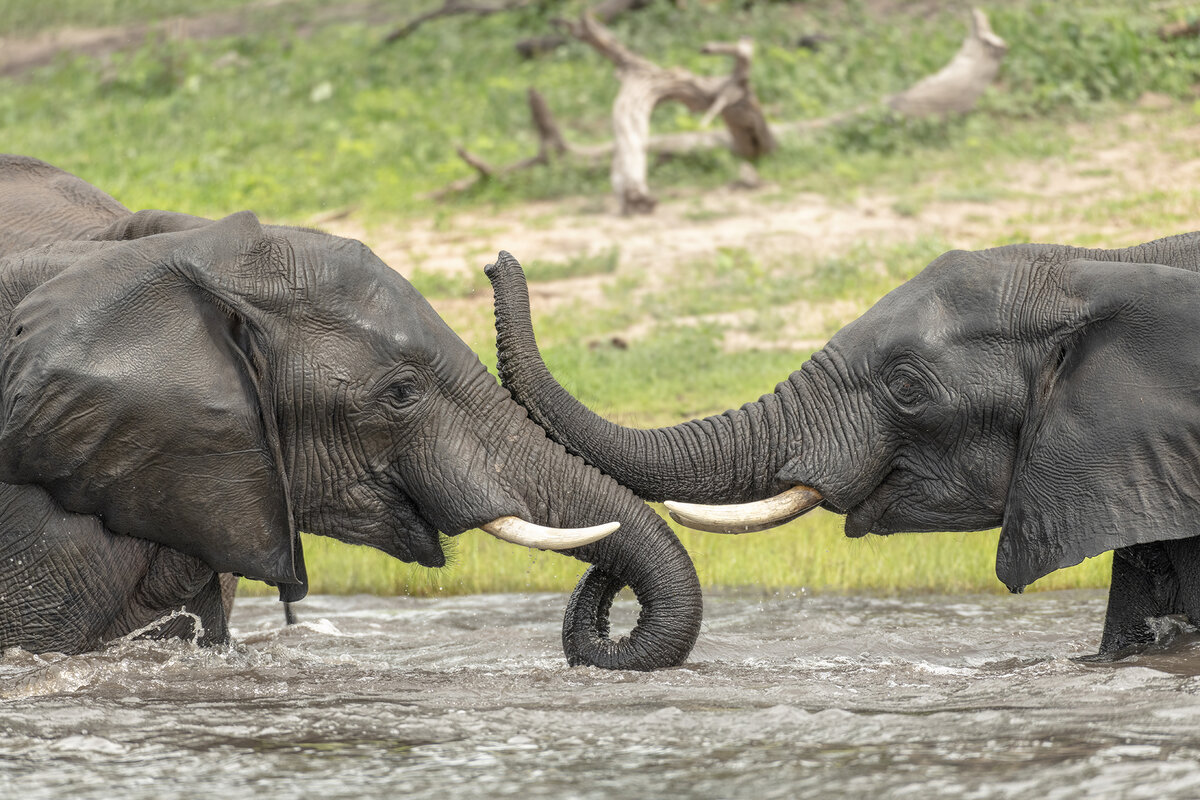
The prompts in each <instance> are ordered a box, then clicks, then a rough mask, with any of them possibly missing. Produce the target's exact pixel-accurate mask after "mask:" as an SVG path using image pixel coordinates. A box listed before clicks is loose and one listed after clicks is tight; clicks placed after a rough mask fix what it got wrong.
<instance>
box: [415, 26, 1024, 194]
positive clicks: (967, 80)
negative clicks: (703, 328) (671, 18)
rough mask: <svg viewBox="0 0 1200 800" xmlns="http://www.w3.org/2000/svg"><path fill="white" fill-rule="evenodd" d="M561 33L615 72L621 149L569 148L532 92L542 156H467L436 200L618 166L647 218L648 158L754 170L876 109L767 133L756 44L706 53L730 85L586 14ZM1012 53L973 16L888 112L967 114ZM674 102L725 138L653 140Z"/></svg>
mask: <svg viewBox="0 0 1200 800" xmlns="http://www.w3.org/2000/svg"><path fill="white" fill-rule="evenodd" d="M559 24H560V25H562V26H563V27H564V28H566V29H567V30H568V31H569V32H570V33H571V35H573V36H574V37H575V38H577V39H579V40H580V41H583V42H585V43H586V44H588V45H590V46H591V47H592V48H594V49H595V50H596V51H597V52H599V53H600V54H601V55H603V56H604V57H605V58H607V59H608V60H609V61H611V62H612V63H613V66H614V67H615V68H616V73H617V78H618V79H619V80H620V82H621V88H620V89H619V90H618V92H617V98H616V101H615V102H614V103H613V141H612V142H610V143H606V144H597V145H578V144H573V143H571V142H569V141H567V140H566V139H565V138H564V137H563V136H562V133H561V131H560V130H559V128H558V125H557V123H556V122H555V121H554V118H553V116H552V115H551V113H550V110H549V108H548V107H547V106H546V103H545V100H544V99H543V98H542V96H541V95H540V94H538V93H537V92H536V91H535V90H533V89H530V90H529V104H530V114H531V116H532V119H533V124H534V128H535V130H537V132H538V142H539V145H538V153H537V155H535V156H532V157H530V158H526V159H522V160H521V161H517V162H515V163H512V164H508V165H504V166H500V167H493V166H491V165H489V164H487V163H486V162H484V161H483V160H482V159H479V158H478V157H476V156H474V155H472V154H471V153H469V152H467V151H466V150H464V149H462V148H459V150H458V152H459V155H460V156H461V157H462V159H463V160H464V161H466V162H467V163H468V164H469V165H471V166H472V167H473V168H474V169H475V170H476V172H477V174H476V175H474V176H471V177H468V178H464V179H462V180H459V181H456V182H454V183H452V184H450V185H449V186H447V187H445V188H444V189H442V190H441V191H439V192H436V193H435V194H434V195H432V196H434V197H441V196H445V195H446V194H450V193H453V192H457V191H462V190H464V189H466V188H469V187H470V186H473V185H475V184H476V183H478V182H479V181H480V180H485V179H489V178H493V177H498V176H501V175H507V174H510V173H512V172H516V171H517V170H521V169H526V168H529V167H532V166H536V165H539V164H547V163H549V162H550V160H551V159H552V158H559V157H563V158H570V159H573V160H579V161H583V162H585V163H589V164H596V163H600V162H602V161H603V160H604V159H608V158H611V170H612V185H613V190H614V192H615V193H616V195H617V198H618V202H619V203H620V207H621V212H622V213H624V214H634V213H649V212H650V211H652V210H653V208H654V204H655V201H654V198H653V197H652V196H651V194H650V190H649V187H648V185H647V183H646V172H647V157H648V155H666V156H671V155H683V154H686V153H692V152H697V151H702V150H711V149H713V148H718V147H724V148H727V149H729V150H730V151H732V152H733V153H734V154H735V155H738V156H740V157H741V158H744V159H747V160H748V161H754V160H756V159H757V158H759V157H760V156H762V155H765V154H767V153H770V152H771V151H773V150H774V149H775V148H776V147H777V146H778V144H777V142H778V139H779V138H782V137H787V136H795V135H799V134H805V133H810V132H812V131H816V130H820V129H822V128H827V127H830V126H833V125H837V124H840V123H843V122H845V121H847V120H849V119H851V118H853V117H855V116H857V115H858V114H861V113H863V112H864V111H866V110H869V109H870V108H872V107H875V104H865V105H862V106H859V107H857V108H853V109H850V110H847V111H842V112H839V113H837V114H833V115H830V116H828V117H822V118H819V119H807V120H794V121H790V122H783V123H776V124H775V125H773V126H772V125H769V124H768V123H767V120H766V118H765V117H764V115H763V113H762V108H761V106H760V105H759V103H758V99H757V97H755V95H754V91H753V89H752V88H751V86H750V66H751V62H752V59H753V55H754V47H753V43H752V42H751V41H750V40H749V39H741V40H739V41H738V42H735V43H714V44H709V45H706V46H705V47H704V48H703V52H705V53H710V54H713V55H726V56H729V57H731V58H732V59H733V68H732V70H731V72H730V74H729V75H727V76H697V75H694V74H692V73H691V72H689V71H687V70H685V69H681V68H678V67H676V68H672V69H664V68H663V67H660V66H658V65H657V64H655V63H653V62H652V61H650V60H648V59H646V58H644V57H642V56H640V55H638V54H636V53H634V52H633V51H631V50H629V49H628V48H627V47H625V45H624V44H623V43H621V42H620V41H619V40H617V38H616V37H615V36H614V35H613V34H612V32H611V31H609V30H608V29H607V28H605V27H603V26H602V25H600V24H599V23H598V22H596V20H595V19H594V18H592V17H591V16H590V15H588V14H586V13H585V14H584V16H583V17H582V18H581V20H580V21H578V22H574V21H572V22H560V23H559ZM1007 49H1008V46H1007V45H1006V44H1005V42H1004V40H1003V39H1001V38H1000V37H999V36H997V35H996V34H995V33H994V32H992V29H991V26H990V25H989V24H988V19H987V17H986V16H985V15H984V13H983V12H982V11H979V10H978V9H976V10H974V11H972V14H971V27H970V30H969V32H968V34H967V36H966V38H965V39H964V40H963V44H962V47H960V48H959V50H958V52H957V53H956V54H955V55H954V57H953V58H952V59H951V60H950V62H949V63H948V64H947V65H946V66H945V67H944V68H942V69H941V70H939V71H938V72H936V73H934V74H933V75H930V76H928V77H926V78H924V79H922V80H921V81H919V82H918V83H916V84H914V85H913V86H912V87H911V88H909V89H907V90H906V91H904V92H901V93H899V94H896V95H892V96H891V97H887V98H884V100H883V102H884V103H885V104H886V105H887V106H888V107H889V108H891V109H892V110H894V111H896V112H897V113H900V114H903V115H905V116H910V117H924V116H932V115H941V116H944V115H946V114H950V113H961V112H965V111H969V110H971V109H972V108H974V106H975V104H976V103H977V102H978V100H979V98H980V97H981V96H982V94H983V92H984V91H985V90H986V89H987V87H988V86H989V85H991V83H992V82H993V81H994V80H995V78H996V75H997V74H998V72H999V69H1000V63H1001V61H1002V60H1003V58H1004V55H1005V53H1006V52H1007ZM666 100H675V101H677V102H681V103H683V104H684V105H686V106H687V107H688V108H689V109H691V110H692V111H694V112H696V113H699V114H703V117H702V119H701V122H702V124H708V123H709V122H711V121H712V120H714V119H716V117H718V116H720V117H721V119H722V121H723V122H724V123H725V125H724V127H722V128H719V129H712V130H700V131H688V132H683V133H671V134H662V135H659V136H650V114H651V112H652V111H653V110H654V107H655V106H656V105H658V104H659V103H661V102H665V101H666Z"/></svg>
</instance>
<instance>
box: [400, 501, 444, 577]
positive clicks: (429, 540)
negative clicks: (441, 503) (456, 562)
mask: <svg viewBox="0 0 1200 800" xmlns="http://www.w3.org/2000/svg"><path fill="white" fill-rule="evenodd" d="M393 514H394V516H395V518H396V521H397V522H399V523H400V524H399V525H398V526H397V532H396V536H395V542H394V544H395V552H394V554H395V555H396V557H397V558H399V559H400V560H401V561H408V562H413V561H415V562H416V563H418V564H420V565H421V566H422V567H430V568H434V569H436V568H438V567H444V566H446V554H445V552H444V551H443V550H442V539H441V537H440V536H439V535H438V529H437V526H436V525H434V524H433V523H432V522H430V521H429V520H428V519H426V518H425V516H424V515H423V514H422V513H421V512H420V511H418V510H417V507H416V504H414V503H413V502H412V500H410V499H409V498H408V497H407V496H402V500H401V502H400V503H399V504H397V506H396V508H395V509H394V510H393Z"/></svg>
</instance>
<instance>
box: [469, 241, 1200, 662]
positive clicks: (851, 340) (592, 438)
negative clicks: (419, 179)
mask: <svg viewBox="0 0 1200 800" xmlns="http://www.w3.org/2000/svg"><path fill="white" fill-rule="evenodd" d="M1197 271H1200V234H1186V235H1182V236H1176V237H1172V238H1168V239H1161V240H1158V241H1155V242H1151V243H1149V244H1145V245H1141V246H1139V247H1131V248H1127V249H1120V250H1098V249H1081V248H1075V247H1067V246H1057V245H1035V244H1030V245H1011V246H1007V247H999V248H995V249H991V250H983V251H979V252H962V251H953V252H949V253H946V254H944V255H943V256H941V257H939V258H938V259H937V260H935V261H934V262H933V263H931V264H930V265H929V266H928V267H926V268H925V269H924V270H923V271H922V272H921V273H920V274H919V275H917V276H916V277H915V278H913V279H912V280H911V281H909V282H907V283H905V284H904V285H902V286H900V287H898V288H897V289H895V290H894V291H892V292H891V293H890V294H888V295H887V296H886V297H884V298H883V299H882V300H880V301H879V302H878V303H877V304H876V305H875V306H874V307H873V308H871V309H870V310H868V311H867V312H866V313H865V314H864V315H863V316H862V317H860V318H859V319H857V320H855V321H854V322H852V323H850V324H849V325H847V326H846V327H844V328H842V329H841V330H840V331H839V332H838V333H836V334H835V335H834V336H833V338H832V339H830V341H829V343H828V344H827V345H826V346H825V347H824V348H822V349H821V350H820V351H818V352H817V353H815V354H813V356H812V357H811V359H810V360H809V361H807V362H806V363H804V364H803V365H802V366H801V368H800V369H799V370H797V371H796V372H794V373H792V374H791V375H790V376H789V377H788V378H787V380H785V381H784V382H782V383H780V384H779V385H778V386H777V387H776V389H775V391H774V392H773V393H771V394H768V395H766V396H764V397H762V398H760V399H759V400H757V401H756V402H752V403H748V404H747V405H745V406H742V407H741V408H739V409H734V410H730V411H726V412H725V413H723V414H720V415H717V416H713V417H709V418H706V419H699V420H693V421H690V422H684V423H682V424H679V425H676V426H674V427H669V428H662V429H657V430H639V429H631V428H625V427H621V426H618V425H615V424H613V423H611V422H608V421H606V420H604V419H602V418H600V417H599V416H597V415H596V414H594V413H593V412H592V411H590V410H589V409H587V408H586V407H584V406H583V405H582V404H580V403H579V402H578V401H577V400H576V399H575V398H573V397H572V396H571V395H570V394H569V393H568V392H567V391H566V390H564V389H563V388H562V387H561V386H560V385H559V384H558V383H557V381H556V380H555V379H554V378H553V376H552V375H551V374H550V372H549V371H548V370H547V369H546V366H545V364H544V363H543V362H542V359H541V356H540V354H539V353H538V351H537V344H536V342H535V340H534V337H533V331H532V327H531V324H530V318H529V298H528V293H527V291H526V286H525V280H524V275H523V274H522V272H521V269H520V265H519V264H517V262H516V261H515V260H514V259H513V258H512V257H511V256H508V255H507V254H502V256H501V258H500V260H499V261H498V262H497V263H496V264H494V265H491V266H489V268H488V275H489V277H490V278H491V280H492V283H493V286H494V288H495V292H496V327H497V333H498V338H497V341H498V347H499V354H500V360H499V370H500V376H501V379H502V382H503V384H504V385H505V386H506V387H507V388H508V389H509V390H510V391H511V392H512V393H513V396H514V397H515V398H516V399H517V400H518V401H519V402H521V403H522V404H524V405H525V406H526V408H528V409H529V411H530V415H531V417H533V419H535V420H537V421H538V423H540V424H541V425H542V426H543V427H544V428H545V429H546V430H547V431H548V432H549V434H550V436H551V438H553V439H555V440H556V441H558V442H560V443H562V444H563V445H564V446H565V447H566V448H567V449H568V450H569V451H571V452H572V453H575V454H577V455H580V456H582V457H583V458H584V459H586V460H587V461H588V462H589V463H591V464H594V465H595V466H597V467H598V468H599V469H601V470H602V471H603V472H605V473H606V474H608V475H611V476H613V477H614V478H616V479H617V480H618V481H620V482H621V483H623V484H624V485H626V486H629V487H630V488H632V489H633V490H634V491H635V492H637V493H638V494H639V495H640V496H642V497H644V498H647V499H651V500H667V501H668V502H667V505H668V509H669V510H670V511H671V513H672V514H673V515H674V516H675V517H676V519H678V520H679V521H680V522H682V523H684V524H687V525H690V526H692V527H696V528H700V529H705V530H718V531H723V532H730V533H737V532H744V531H748V530H758V529H762V528H765V527H770V526H772V525H776V524H780V523H782V522H784V521H786V520H789V519H792V518H794V517H796V516H798V515H800V514H802V513H804V511H806V510H808V509H809V508H812V507H814V506H815V505H818V504H820V505H823V506H824V507H826V508H828V509H830V510H833V511H836V512H839V513H842V514H845V515H846V534H847V536H851V537H860V536H864V535H866V534H868V533H876V534H891V533H896V532H900V531H937V530H957V531H970V530H980V529H985V528H991V527H995V526H997V525H999V526H1001V534H1000V544H999V548H998V552H997V557H996V573H997V575H998V576H999V578H1000V580H1001V581H1002V582H1003V583H1004V584H1006V585H1007V586H1008V588H1009V589H1010V590H1011V591H1013V592H1021V591H1022V590H1023V589H1024V588H1025V586H1026V585H1028V584H1030V583H1032V582H1033V581H1035V580H1037V579H1038V578H1040V577H1042V576H1044V575H1046V574H1047V573H1049V572H1051V571H1053V570H1056V569H1059V568H1061V567H1066V566H1070V565H1072V564H1076V563H1078V562H1080V561H1081V560H1082V559H1084V558H1085V557H1088V556H1095V555H1098V554H1100V553H1103V552H1105V551H1108V550H1115V553H1114V560H1113V571H1112V585H1111V589H1110V592H1109V601H1108V610H1107V615H1106V618H1105V624H1104V632H1103V635H1102V638H1101V642H1100V648H1099V650H1100V652H1099V654H1097V656H1096V657H1099V658H1113V657H1119V656H1121V655H1122V654H1125V653H1129V652H1133V651H1136V650H1138V649H1141V648H1143V647H1144V646H1145V645H1146V644H1147V643H1149V642H1151V641H1153V639H1154V629H1155V626H1154V625H1153V623H1152V620H1153V619H1154V618H1156V617H1162V616H1165V615H1172V614H1182V615H1186V617H1187V618H1188V619H1190V620H1191V622H1192V623H1193V624H1197V623H1200V538H1197V537H1198V535H1200V390H1198V388H1197V387H1198V386H1200V274H1197ZM702 504H705V505H702ZM707 504H736V505H707Z"/></svg>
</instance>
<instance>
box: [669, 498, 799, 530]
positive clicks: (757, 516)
mask: <svg viewBox="0 0 1200 800" xmlns="http://www.w3.org/2000/svg"><path fill="white" fill-rule="evenodd" d="M820 502H821V493H820V492H818V491H817V490H816V489H810V488H809V487H807V486H793V487H792V488H791V489H788V490H787V491H785V492H780V493H779V494H777V495H775V496H774V497H768V498H767V499H766V500H758V501H755V502H753V503H739V504H737V505H729V506H706V505H701V504H700V503H677V502H675V501H674V500H667V501H665V502H664V503H663V505H665V506H666V507H667V511H669V512H670V513H671V518H672V519H673V520H675V521H676V522H678V523H679V524H680V525H686V526H687V527H689V528H695V529H696V530H698V531H709V532H711V533H752V532H754V531H761V530H766V529H767V528H774V527H775V526H776V525H782V524H783V523H785V522H791V521H792V520H794V519H795V518H796V517H798V516H800V515H801V514H803V513H804V512H805V511H808V510H809V509H811V508H813V507H815V506H816V505H817V504H818V503H820Z"/></svg>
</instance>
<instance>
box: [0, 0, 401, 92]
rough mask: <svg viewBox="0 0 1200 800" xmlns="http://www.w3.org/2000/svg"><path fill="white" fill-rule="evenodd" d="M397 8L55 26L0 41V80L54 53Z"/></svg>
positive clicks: (294, 26) (255, 10)
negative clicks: (110, 24) (99, 25)
mask: <svg viewBox="0 0 1200 800" xmlns="http://www.w3.org/2000/svg"><path fill="white" fill-rule="evenodd" d="M401 10H402V9H401V6H400V5H397V4H395V3H387V2H383V1H382V0H359V2H349V3H338V4H336V5H330V6H324V7H321V8H309V7H306V6H303V5H299V4H297V3H296V2H294V0H258V1H257V2H253V3H249V4H247V5H245V6H242V7H240V8H235V9H231V10H228V11H217V12H212V13H209V14H204V15H199V16H179V17H169V18H167V19H163V20H158V21H156V22H137V23H130V24H127V25H112V26H108V27H102V28H72V27H65V28H54V29H51V30H46V31H42V32H40V33H36V34H33V35H32V36H8V37H0V76H6V77H11V76H16V75H21V74H23V73H25V72H28V71H29V70H32V69H35V68H37V67H41V66H45V65H47V64H49V63H51V62H53V61H54V60H55V59H56V58H58V57H59V55H62V54H69V55H73V56H92V57H97V56H106V55H111V54H112V53H116V52H119V51H121V50H128V49H131V48H134V47H138V46H140V45H141V44H142V43H143V42H145V41H146V40H147V38H153V37H160V38H162V39H215V38H219V37H222V36H236V35H238V34H241V33H247V32H250V31H261V30H266V29H268V28H272V27H274V28H278V27H286V28H288V29H290V30H292V31H293V32H294V33H295V35H297V36H307V35H308V34H309V33H311V32H312V31H313V30H316V29H318V28H320V27H323V26H325V25H331V24H334V23H338V22H347V21H351V20H354V21H361V22H365V23H383V22H388V21H392V20H395V19H396V18H397V15H398V14H399V13H400V12H401Z"/></svg>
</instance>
